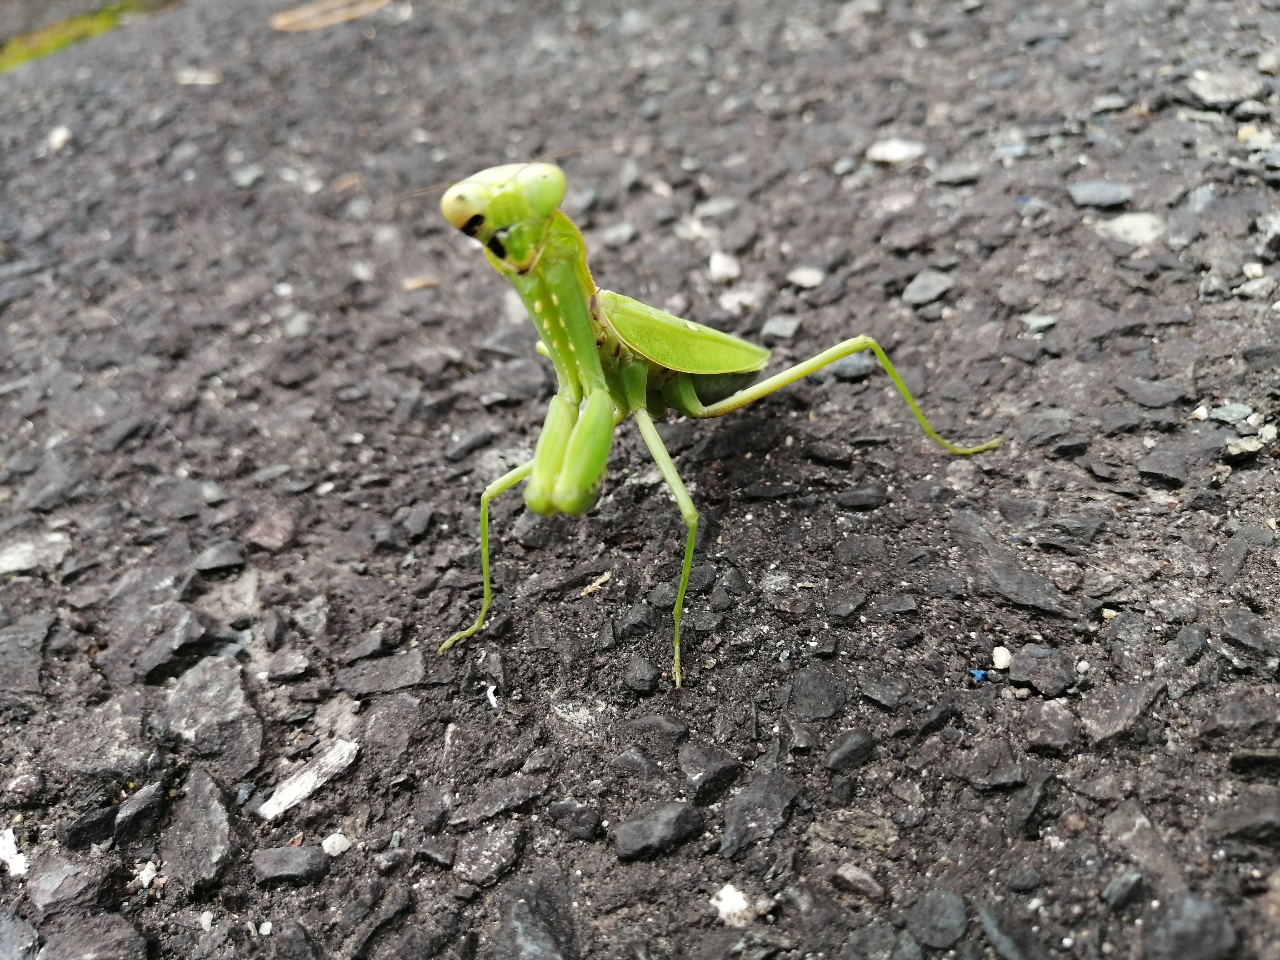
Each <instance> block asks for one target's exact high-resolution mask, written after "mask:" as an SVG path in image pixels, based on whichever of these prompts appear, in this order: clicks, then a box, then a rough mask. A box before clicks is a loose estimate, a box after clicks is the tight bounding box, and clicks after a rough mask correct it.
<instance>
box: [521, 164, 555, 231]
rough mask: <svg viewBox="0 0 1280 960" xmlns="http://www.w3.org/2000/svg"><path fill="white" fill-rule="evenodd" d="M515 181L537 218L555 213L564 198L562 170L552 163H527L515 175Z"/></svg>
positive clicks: (543, 217)
mask: <svg viewBox="0 0 1280 960" xmlns="http://www.w3.org/2000/svg"><path fill="white" fill-rule="evenodd" d="M516 183H517V184H518V185H519V187H520V191H521V192H522V193H523V194H524V196H525V199H526V200H528V202H529V206H530V207H531V208H532V211H533V214H534V216H536V217H538V218H539V219H545V218H547V217H549V216H551V214H553V213H555V212H556V209H557V208H558V207H559V206H560V201H561V200H563V199H564V191H565V180H564V171H563V170H561V169H560V168H559V167H557V166H556V165H555V164H554V163H530V164H528V165H527V166H525V167H524V168H523V169H522V170H521V171H520V172H519V173H518V174H517V175H516Z"/></svg>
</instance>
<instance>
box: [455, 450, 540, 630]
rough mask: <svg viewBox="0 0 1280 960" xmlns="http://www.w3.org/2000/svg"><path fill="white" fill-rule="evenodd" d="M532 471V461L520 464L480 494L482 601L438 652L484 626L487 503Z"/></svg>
mask: <svg viewBox="0 0 1280 960" xmlns="http://www.w3.org/2000/svg"><path fill="white" fill-rule="evenodd" d="M532 472H533V461H532V460H530V461H529V462H528V463H525V464H521V465H520V466H518V467H516V468H515V469H514V470H512V471H511V472H510V473H504V474H503V475H502V476H500V477H499V478H498V479H497V480H495V481H493V483H491V484H489V486H487V487H485V488H484V493H482V494H480V575H481V577H482V578H483V579H484V601H483V602H482V603H481V604H480V615H479V616H478V617H476V622H475V623H473V624H472V625H471V626H469V627H468V628H467V629H466V630H460V631H458V632H457V633H455V634H454V635H453V636H452V637H450V638H449V639H448V640H446V641H445V642H444V643H442V644H440V652H441V653H444V652H445V651H446V650H448V649H449V648H450V647H452V646H453V645H454V644H455V643H457V642H458V641H459V640H465V639H466V638H467V637H470V636H472V635H473V634H475V633H476V631H478V630H479V629H480V628H481V627H483V626H484V621H485V617H487V616H488V615H489V605H490V604H492V603H493V583H492V581H491V579H490V576H489V503H490V501H492V500H493V499H494V498H495V497H497V496H499V495H500V494H503V493H506V492H507V491H508V490H510V489H511V488H512V487H514V486H515V485H516V484H517V483H519V482H520V481H521V480H523V479H524V478H525V477H527V476H529V474H530V473H532Z"/></svg>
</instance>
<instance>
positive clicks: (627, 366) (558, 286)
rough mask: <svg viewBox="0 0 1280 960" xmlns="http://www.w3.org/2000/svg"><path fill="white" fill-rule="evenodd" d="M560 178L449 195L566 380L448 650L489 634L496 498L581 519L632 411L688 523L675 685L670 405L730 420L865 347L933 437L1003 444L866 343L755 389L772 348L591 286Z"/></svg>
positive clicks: (542, 172)
mask: <svg viewBox="0 0 1280 960" xmlns="http://www.w3.org/2000/svg"><path fill="white" fill-rule="evenodd" d="M565 185H566V184H565V175H564V171H562V170H561V169H560V168H559V167H557V166H555V165H554V164H550V163H527V164H504V165H502V166H498V167H490V168H489V169H487V170H481V171H480V172H479V173H476V174H473V175H472V176H470V177H468V178H467V179H465V180H462V181H460V182H459V183H456V184H454V185H453V186H451V187H450V188H449V189H448V190H446V191H445V193H444V196H443V197H442V198H441V201H440V211H441V213H442V214H443V215H444V218H445V220H447V221H448V222H449V223H450V224H451V225H452V226H454V227H456V228H457V229H458V230H461V231H462V232H463V233H464V234H466V235H467V236H468V237H471V238H473V239H474V240H476V241H478V242H479V243H480V244H482V245H483V247H484V254H485V256H486V257H487V258H488V260H489V263H490V264H491V265H492V266H493V268H494V269H495V270H497V271H498V273H500V274H502V275H503V276H504V277H506V278H507V279H508V280H509V281H510V282H511V284H512V286H514V287H515V289H516V292H517V293H518V294H519V296H520V299H521V301H522V302H523V303H524V306H525V309H526V310H527V311H528V314H529V318H530V319H531V320H532V321H533V325H534V326H535V327H536V328H537V331H538V338H539V342H538V344H537V350H538V352H539V353H541V354H542V355H543V356H545V357H547V358H548V359H549V360H550V361H551V363H552V366H554V367H555V373H556V380H557V383H558V389H557V390H556V394H555V396H553V397H552V398H551V401H550V403H549V404H548V406H547V415H546V420H545V421H544V423H543V427H542V433H541V434H540V436H539V437H538V441H537V444H536V446H535V448H534V455H533V459H532V460H530V461H529V462H528V463H525V464H522V465H521V466H519V467H516V468H515V469H514V470H511V471H510V472H508V473H506V474H504V475H502V476H501V477H499V478H498V479H496V480H494V481H493V482H492V483H490V484H489V486H488V487H486V488H485V490H484V492H483V493H482V494H481V496H480V569H481V576H482V578H483V584H484V597H483V600H482V601H481V605H480V613H479V615H478V616H477V617H476V620H475V622H474V623H473V624H472V625H471V626H470V627H468V628H467V629H465V630H461V631H459V632H458V633H455V634H454V635H453V636H451V637H450V638H449V639H448V640H446V641H445V642H444V643H443V644H441V645H440V652H441V653H444V652H445V651H446V650H448V649H449V648H450V647H452V646H453V645H454V644H456V643H457V642H458V641H460V640H464V639H466V638H467V637H470V636H472V635H473V634H475V633H476V632H477V631H478V630H480V629H481V627H483V626H484V623H485V618H486V617H487V616H488V613H489V607H490V605H491V604H492V602H493V587H492V583H491V581H490V573H489V504H490V503H491V502H492V501H493V500H494V498H496V497H498V496H499V495H501V494H502V493H504V492H505V491H507V490H509V489H511V488H512V487H514V486H515V485H516V484H518V483H519V482H520V481H522V480H525V479H528V481H529V482H528V484H527V485H526V487H525V490H524V501H525V505H526V506H527V507H528V508H529V509H530V510H532V511H533V512H534V513H538V514H542V515H544V516H554V515H555V514H559V513H567V514H575V515H576V514H583V513H586V512H587V511H588V510H590V509H591V507H592V506H593V505H594V504H595V502H596V497H597V495H598V494H599V492H600V485H601V483H602V481H603V480H604V474H605V470H606V467H607V464H608V459H609V450H610V447H611V445H612V443H613V434H614V431H615V429H616V428H617V427H618V426H619V425H620V424H621V423H622V422H623V421H624V420H625V419H626V418H627V416H628V415H630V416H632V417H633V418H634V419H635V421H636V426H637V427H638V428H639V431H640V436H641V437H642V438H643V439H644V442H645V445H646V446H647V447H648V448H649V453H650V454H651V455H652V456H653V459H654V461H655V462H656V463H657V466H658V470H659V472H660V473H661V475H662V479H663V480H664V481H665V482H666V484H667V487H668V488H669V489H670V491H671V493H672V495H673V496H674V497H675V501H676V506H677V507H678V508H679V510H680V516H681V517H682V518H683V519H684V523H685V527H686V529H687V537H686V540H685V548H684V563H683V566H682V567H681V571H680V584H679V587H678V588H677V590H676V599H675V608H674V609H673V611H672V618H673V620H674V623H675V636H674V639H673V648H674V654H673V666H672V672H671V676H672V679H673V680H674V682H675V685H676V686H677V687H679V686H680V685H681V683H682V682H683V676H684V675H683V671H682V669H681V665H680V620H681V616H682V614H683V612H684V596H685V590H686V589H687V588H688V585H689V571H690V569H691V567H692V564H693V554H694V545H695V543H696V541H697V536H698V511H697V509H696V508H695V507H694V504H693V499H692V498H691V497H690V496H689V491H688V489H687V488H686V487H685V485H684V481H683V480H681V479H680V474H679V472H678V471H677V470H676V466H675V464H674V463H673V462H672V460H671V455H670V454H669V453H668V452H667V448H666V447H665V446H664V445H663V443H662V438H661V437H660V436H659V435H658V431H657V428H656V427H655V426H654V420H655V419H660V418H662V417H664V416H666V414H667V412H668V410H674V411H676V412H678V413H680V414H683V415H684V416H686V417H693V418H697V419H703V418H707V417H722V416H724V415H725V414H727V413H731V412H732V411H734V410H737V409H739V408H741V407H744V406H746V405H747V404H749V403H752V402H753V401H755V400H759V399H760V398H761V397H765V396H768V395H769V394H771V393H773V392H774V391H775V390H778V389H780V388H782V387H784V386H786V385H787V384H789V383H793V382H794V381H796V380H799V379H800V378H801V377H804V376H807V375H809V374H811V373H814V372H815V371H817V370H820V369H821V368H822V367H825V366H827V365H828V364H830V363H834V362H835V361H837V360H839V359H841V358H842V357H847V356H849V355H850V354H853V353H858V352H860V351H863V350H870V351H871V352H872V353H874V354H875V357H876V359H877V360H879V361H880V365H881V366H882V367H883V368H884V371H885V373H887V374H888V375H889V379H890V380H892V381H893V385H894V386H895V387H896V388H897V389H898V392H899V393H900V394H901V395H902V399H903V400H905V401H906V404H907V406H908V407H909V408H910V410H911V413H912V414H913V415H914V416H915V418H916V420H917V422H918V423H919V424H920V426H921V427H922V428H923V429H924V432H925V434H926V435H928V436H929V437H930V438H931V439H933V440H935V441H937V442H938V443H940V444H941V445H942V446H943V447H945V448H946V449H947V450H948V451H950V452H951V453H953V454H959V455H969V454H974V453H979V452H981V451H983V450H990V449H992V448H993V447H996V446H998V445H999V444H1000V442H1001V440H1000V439H999V438H997V439H995V440H990V441H988V442H987V443H983V444H979V445H978V446H976V447H959V446H956V445H955V444H953V443H950V442H948V441H946V440H944V439H943V438H942V437H940V436H939V435H938V433H937V432H936V431H935V430H934V429H933V427H932V426H930V424H929V421H928V420H927V419H926V418H925V416H924V414H923V413H922V412H921V410H920V407H919V405H918V404H917V403H916V400H915V398H914V397H913V396H912V395H911V391H910V390H908V389H907V386H906V384H905V383H903V382H902V378H901V377H900V376H899V375H898V372H897V371H896V370H895V369H894V367H893V364H892V363H891V362H890V361H889V358H888V357H887V356H886V355H885V352H884V350H883V349H881V347H880V345H879V344H878V343H876V341H875V340H873V339H872V338H870V337H865V336H861V337H854V338H852V339H850V340H845V341H843V342H842V343H839V344H836V345H835V346H834V347H831V348H830V349H829V350H825V351H823V352H822V353H819V354H818V355H817V356H815V357H812V358H810V359H808V360H805V361H804V362H802V363H798V364H796V365H795V366H792V367H789V368H787V369H786V370H783V371H782V372H780V373H777V374H774V375H773V376H771V377H767V378H766V379H764V380H761V381H760V382H758V383H757V382H756V380H757V379H758V378H759V376H760V373H761V371H763V370H764V368H765V366H766V365H767V364H768V362H769V356H770V353H769V351H768V350H766V349H765V348H764V347H760V346H757V345H756V344H753V343H749V342H747V341H746V340H741V339H739V338H738V337H734V336H731V335H729V334H727V333H722V332H721V331H719V330H715V329H713V328H711V327H706V326H703V325H701V324H698V323H693V322H692V321H689V320H684V319H681V318H680V317H676V316H673V315H671V314H669V313H665V312H663V311H661V310H658V309H655V308H654V307H650V306H646V305H645V304H643V303H640V302H638V301H636V300H632V299H630V298H629V297H624V296H622V295H620V294H617V293H611V292H609V291H608V290H600V289H598V288H597V287H596V285H595V281H594V280H593V279H592V277H591V271H590V269H589V268H588V267H587V252H586V244H585V243H584V242H583V239H582V234H581V233H579V232H578V228H577V227H576V226H574V224H573V222H572V221H571V220H570V219H569V218H568V217H567V216H566V215H565V214H564V213H563V212H561V210H560V203H561V201H562V200H563V199H564V195H565Z"/></svg>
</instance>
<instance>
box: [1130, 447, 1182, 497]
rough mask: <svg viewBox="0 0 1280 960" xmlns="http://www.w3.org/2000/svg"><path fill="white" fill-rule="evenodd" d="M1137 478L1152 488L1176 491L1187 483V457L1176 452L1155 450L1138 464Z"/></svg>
mask: <svg viewBox="0 0 1280 960" xmlns="http://www.w3.org/2000/svg"><path fill="white" fill-rule="evenodd" d="M1138 476H1139V477H1141V478H1142V479H1143V480H1145V481H1146V482H1147V483H1148V484H1151V485H1153V486H1159V487H1169V488H1171V489H1175V490H1176V489H1177V488H1178V487H1181V486H1184V485H1185V484H1186V482H1187V455H1186V454H1185V453H1182V452H1180V451H1178V450H1157V451H1155V452H1154V453H1151V454H1148V455H1147V456H1145V457H1143V458H1142V459H1141V460H1140V461H1139V462H1138Z"/></svg>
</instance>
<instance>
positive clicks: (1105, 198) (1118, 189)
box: [1067, 180, 1133, 207]
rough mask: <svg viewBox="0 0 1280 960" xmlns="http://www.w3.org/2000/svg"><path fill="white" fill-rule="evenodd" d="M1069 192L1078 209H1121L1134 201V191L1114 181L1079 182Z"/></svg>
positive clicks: (1070, 187)
mask: <svg viewBox="0 0 1280 960" xmlns="http://www.w3.org/2000/svg"><path fill="white" fill-rule="evenodd" d="M1067 190H1068V191H1069V192H1070V193H1071V202H1072V203H1074V204H1075V205H1076V206H1077V207H1120V206H1124V204H1126V203H1128V202H1129V201H1130V200H1132V199H1133V191H1132V190H1131V189H1130V188H1128V187H1126V186H1125V185H1124V184H1123V183H1116V182H1115V181H1113V180H1077V181H1076V182H1075V183H1073V184H1070V185H1069V186H1068V187H1067Z"/></svg>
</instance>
